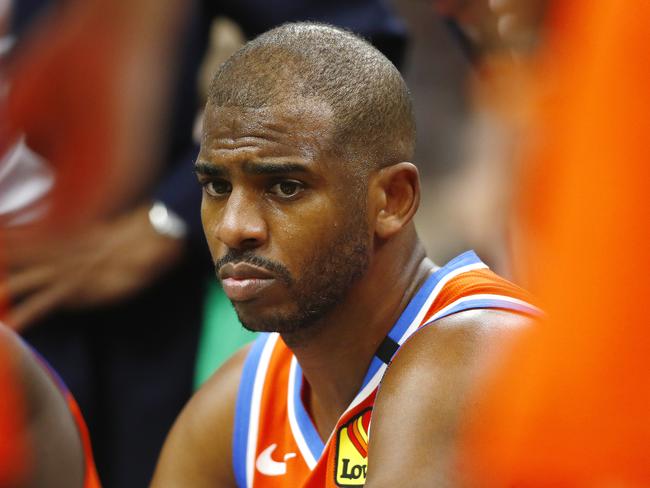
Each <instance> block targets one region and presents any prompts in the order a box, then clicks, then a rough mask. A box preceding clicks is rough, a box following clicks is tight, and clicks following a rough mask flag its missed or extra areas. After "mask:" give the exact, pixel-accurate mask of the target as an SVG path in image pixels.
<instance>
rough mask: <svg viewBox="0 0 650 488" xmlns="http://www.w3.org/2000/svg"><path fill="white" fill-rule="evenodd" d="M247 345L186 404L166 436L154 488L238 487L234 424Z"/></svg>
mask: <svg viewBox="0 0 650 488" xmlns="http://www.w3.org/2000/svg"><path fill="white" fill-rule="evenodd" d="M249 350H250V345H248V346H245V347H243V348H242V349H240V350H239V351H238V352H236V353H235V354H234V355H233V356H232V357H231V358H230V359H229V360H228V361H226V363H225V364H224V365H223V366H221V368H219V370H218V371H217V372H216V373H215V374H213V375H212V377H211V378H210V379H209V380H208V381H206V383H205V384H204V385H203V386H202V387H201V388H200V389H199V391H197V392H196V393H195V394H194V396H193V397H192V399H191V400H190V401H189V402H188V404H187V405H186V406H185V408H184V409H183V411H182V412H181V414H180V415H179V417H178V419H177V420H176V422H175V424H174V426H173V427H172V430H171V431H170V433H169V435H168V437H167V440H166V441H165V445H164V446H163V450H162V453H161V455H160V459H159V460H158V466H157V467H156V473H155V475H154V479H153V482H152V485H151V486H152V487H167V486H194V487H197V488H198V487H202V486H206V487H207V486H224V487H229V486H233V487H234V486H235V481H234V475H233V470H232V433H233V423H234V417H235V405H236V403H237V393H238V390H239V382H240V379H241V375H242V370H243V367H244V363H245V361H246V357H247V355H248V352H249Z"/></svg>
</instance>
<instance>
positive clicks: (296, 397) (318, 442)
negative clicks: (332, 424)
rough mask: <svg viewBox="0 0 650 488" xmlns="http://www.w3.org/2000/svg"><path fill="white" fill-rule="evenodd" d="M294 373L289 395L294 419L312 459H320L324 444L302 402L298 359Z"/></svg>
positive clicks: (301, 379) (301, 377)
mask: <svg viewBox="0 0 650 488" xmlns="http://www.w3.org/2000/svg"><path fill="white" fill-rule="evenodd" d="M294 374H295V377H294V383H293V391H292V392H291V397H292V401H293V405H294V412H295V414H296V421H297V422H298V428H299V429H300V431H301V432H302V435H303V437H304V438H305V442H306V443H307V447H308V448H309V450H310V451H311V454H312V456H313V457H314V459H315V460H317V461H318V459H320V457H321V455H322V454H323V450H325V444H324V443H323V440H322V439H321V438H320V434H319V433H318V431H317V430H316V427H315V426H314V423H313V422H312V420H311V417H310V416H309V413H307V410H306V409H305V405H304V404H303V402H302V397H301V394H300V393H301V391H302V381H303V376H302V368H301V367H300V364H299V363H298V361H296V368H295V371H294Z"/></svg>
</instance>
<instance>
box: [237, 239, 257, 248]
mask: <svg viewBox="0 0 650 488" xmlns="http://www.w3.org/2000/svg"><path fill="white" fill-rule="evenodd" d="M259 245H260V241H259V240H258V239H256V238H253V237H249V238H247V239H244V240H242V241H241V243H240V247H242V248H244V249H252V248H255V247H258V246H259Z"/></svg>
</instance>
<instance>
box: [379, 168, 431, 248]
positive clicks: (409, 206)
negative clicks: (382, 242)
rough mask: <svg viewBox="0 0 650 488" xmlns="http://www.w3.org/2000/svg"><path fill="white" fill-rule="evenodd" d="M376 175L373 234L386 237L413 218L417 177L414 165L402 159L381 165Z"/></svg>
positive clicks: (417, 195) (416, 195) (416, 207)
mask: <svg viewBox="0 0 650 488" xmlns="http://www.w3.org/2000/svg"><path fill="white" fill-rule="evenodd" d="M377 178H378V179H377V181H376V185H377V190H378V192H379V198H378V199H377V200H376V201H377V203H378V207H377V217H376V220H375V234H376V235H377V237H379V238H381V239H389V238H390V237H392V236H394V235H395V234H397V233H398V232H399V231H400V230H402V229H403V228H404V227H405V226H406V225H407V224H408V223H409V222H410V221H411V220H412V219H413V215H415V212H416V210H417V209H418V206H419V204H420V176H419V173H418V170H417V168H416V167H415V165H414V164H412V163H406V162H404V163H398V164H394V165H391V166H388V167H386V168H382V169H381V170H380V172H379V174H378V175H377Z"/></svg>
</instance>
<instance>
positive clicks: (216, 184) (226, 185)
mask: <svg viewBox="0 0 650 488" xmlns="http://www.w3.org/2000/svg"><path fill="white" fill-rule="evenodd" d="M203 188H204V189H205V192H206V193H207V194H208V195H210V196H212V197H222V196H224V195H227V194H228V193H230V192H231V191H232V185H231V184H230V182H229V181H226V180H212V181H206V182H205V183H204V184H203Z"/></svg>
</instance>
